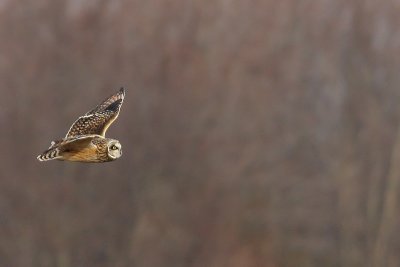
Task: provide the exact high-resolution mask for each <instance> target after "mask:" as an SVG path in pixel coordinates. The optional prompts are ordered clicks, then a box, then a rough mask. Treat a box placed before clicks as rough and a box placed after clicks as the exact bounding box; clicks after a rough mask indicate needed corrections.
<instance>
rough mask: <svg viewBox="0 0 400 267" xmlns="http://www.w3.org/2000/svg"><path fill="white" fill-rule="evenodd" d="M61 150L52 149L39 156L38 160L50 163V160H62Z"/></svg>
mask: <svg viewBox="0 0 400 267" xmlns="http://www.w3.org/2000/svg"><path fill="white" fill-rule="evenodd" d="M60 157H61V156H60V150H59V149H58V148H50V149H49V150H46V151H45V152H43V153H42V154H40V155H39V156H37V159H38V160H39V161H48V160H53V159H57V158H60Z"/></svg>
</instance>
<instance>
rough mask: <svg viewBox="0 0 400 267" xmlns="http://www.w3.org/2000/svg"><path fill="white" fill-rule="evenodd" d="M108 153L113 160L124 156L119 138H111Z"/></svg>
mask: <svg viewBox="0 0 400 267" xmlns="http://www.w3.org/2000/svg"><path fill="white" fill-rule="evenodd" d="M107 154H108V157H109V158H110V159H111V160H114V159H117V158H119V157H121V156H122V146H121V143H120V142H119V141H118V140H110V141H109V142H108V143H107Z"/></svg>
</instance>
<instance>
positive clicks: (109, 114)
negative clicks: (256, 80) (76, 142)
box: [65, 88, 125, 139]
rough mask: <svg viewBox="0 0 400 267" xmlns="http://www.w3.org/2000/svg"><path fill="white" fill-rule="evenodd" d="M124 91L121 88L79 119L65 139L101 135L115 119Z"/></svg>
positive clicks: (103, 134)
mask: <svg viewBox="0 0 400 267" xmlns="http://www.w3.org/2000/svg"><path fill="white" fill-rule="evenodd" d="M124 97H125V90H124V88H121V89H120V90H119V91H118V92H117V93H116V94H114V95H112V96H110V97H108V98H107V99H106V100H104V101H103V102H102V103H101V104H99V105H98V106H97V107H95V108H94V109H92V110H91V111H89V112H88V113H86V114H85V115H84V116H82V117H79V118H78V119H77V120H76V121H75V122H74V123H73V124H72V126H71V128H70V129H69V131H68V133H67V135H66V136H65V138H67V139H68V138H70V137H74V136H81V135H101V136H103V137H104V136H105V133H106V131H107V129H108V127H110V125H111V124H112V123H113V122H114V121H115V120H116V119H117V117H118V115H119V111H120V109H121V106H122V102H123V101H124Z"/></svg>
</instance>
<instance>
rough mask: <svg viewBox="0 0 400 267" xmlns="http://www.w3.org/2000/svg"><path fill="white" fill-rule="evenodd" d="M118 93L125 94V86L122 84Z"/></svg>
mask: <svg viewBox="0 0 400 267" xmlns="http://www.w3.org/2000/svg"><path fill="white" fill-rule="evenodd" d="M118 93H120V94H123V95H125V88H124V87H123V86H121V88H120V89H119V91H118Z"/></svg>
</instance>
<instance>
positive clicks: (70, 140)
mask: <svg viewBox="0 0 400 267" xmlns="http://www.w3.org/2000/svg"><path fill="white" fill-rule="evenodd" d="M124 97H125V90H124V88H121V89H120V90H119V91H118V92H117V93H116V94H114V95H112V96H110V97H108V98H107V99H106V100H104V101H103V102H102V103H101V104H99V105H98V106H97V107H95V108H94V109H93V110H91V111H89V112H87V113H86V114H85V115H84V116H81V117H79V118H78V119H77V120H76V121H75V122H74V123H73V124H72V126H71V128H70V129H69V131H68V133H67V135H66V136H65V138H63V139H61V140H58V141H53V142H51V145H50V147H49V148H48V149H47V150H46V151H44V152H43V153H42V154H40V155H39V156H38V157H37V159H38V160H40V161H48V160H53V159H57V160H66V161H77V162H107V161H113V160H116V159H118V158H119V157H121V156H122V147H121V143H120V142H119V141H118V140H115V139H111V138H106V137H105V133H106V131H107V129H108V127H110V125H111V123H113V122H114V121H115V120H116V119H117V117H118V114H119V111H120V109H121V106H122V102H123V101H124Z"/></svg>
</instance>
